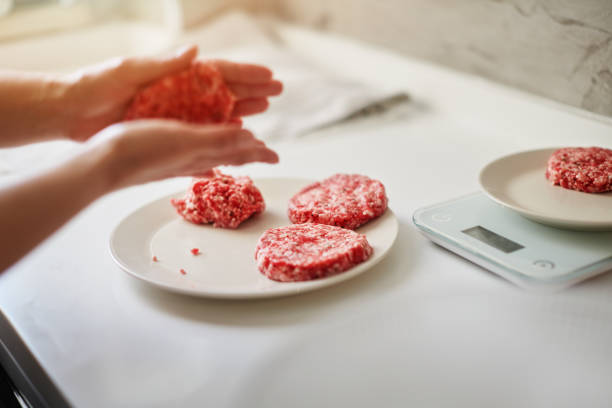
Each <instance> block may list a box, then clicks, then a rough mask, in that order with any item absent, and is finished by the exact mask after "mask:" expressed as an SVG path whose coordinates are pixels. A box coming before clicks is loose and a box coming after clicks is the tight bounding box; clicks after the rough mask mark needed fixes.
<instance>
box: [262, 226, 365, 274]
mask: <svg viewBox="0 0 612 408" xmlns="http://www.w3.org/2000/svg"><path fill="white" fill-rule="evenodd" d="M372 253H373V249H372V247H371V246H370V244H369V243H368V240H367V239H366V236H365V235H363V234H358V233H356V232H354V231H351V230H348V229H345V228H340V227H335V226H331V225H324V224H312V223H308V224H293V225H289V226H286V227H280V228H272V229H269V230H267V231H266V232H264V233H263V235H262V236H261V237H260V238H259V242H258V243H257V249H256V250H255V259H256V260H257V267H258V268H259V271H260V272H261V273H262V274H264V275H266V276H267V277H268V278H270V279H272V280H275V281H280V282H295V281H306V280H312V279H319V278H324V277H327V276H331V275H335V274H338V273H341V272H344V271H346V270H348V269H350V268H352V267H353V266H355V265H357V264H359V263H361V262H364V261H365V260H367V259H368V258H369V257H370V256H371V255H372Z"/></svg>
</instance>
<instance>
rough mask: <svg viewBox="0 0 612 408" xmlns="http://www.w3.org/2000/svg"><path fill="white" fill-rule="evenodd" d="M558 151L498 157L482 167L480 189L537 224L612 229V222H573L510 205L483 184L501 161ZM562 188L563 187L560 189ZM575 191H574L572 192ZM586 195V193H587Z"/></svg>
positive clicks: (550, 148) (530, 151)
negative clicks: (489, 171) (485, 177)
mask: <svg viewBox="0 0 612 408" xmlns="http://www.w3.org/2000/svg"><path fill="white" fill-rule="evenodd" d="M558 149H561V147H546V148H539V149H531V150H523V151H519V152H515V153H511V154H507V155H504V156H501V157H498V158H496V159H494V160H491V161H490V162H488V163H487V164H486V165H484V166H483V167H482V169H481V170H480V172H479V174H478V183H479V185H480V188H481V189H482V191H483V192H484V193H485V194H486V195H487V197H489V198H490V199H491V200H493V201H495V202H496V203H498V204H501V205H503V206H504V207H506V208H509V209H511V210H513V211H516V212H517V213H519V214H521V215H523V216H524V217H526V218H529V219H530V220H532V221H535V222H539V223H541V224H546V225H549V226H555V227H560V226H561V227H565V228H569V229H580V228H582V229H589V230H594V229H598V230H606V229H612V221H610V222H603V223H602V222H597V221H588V220H571V219H567V218H557V217H551V216H548V215H545V214H542V213H538V212H535V211H532V210H530V209H526V208H523V207H519V206H516V205H513V204H511V203H508V202H506V201H504V200H502V199H500V198H499V197H497V196H496V194H495V193H494V192H492V191H491V190H490V189H489V188H488V187H487V186H486V184H485V183H484V182H483V178H484V176H485V173H486V172H487V171H488V170H490V168H491V167H492V166H493V165H495V164H498V163H499V162H500V161H502V160H508V159H511V158H512V157H513V156H520V155H524V154H530V153H531V154H538V153H539V154H542V155H544V153H546V152H548V155H549V157H550V155H551V154H552V153H553V152H555V151H557V150H558ZM543 168H544V169H546V164H543ZM559 188H562V187H559ZM571 191H573V190H571ZM585 194H586V193H585Z"/></svg>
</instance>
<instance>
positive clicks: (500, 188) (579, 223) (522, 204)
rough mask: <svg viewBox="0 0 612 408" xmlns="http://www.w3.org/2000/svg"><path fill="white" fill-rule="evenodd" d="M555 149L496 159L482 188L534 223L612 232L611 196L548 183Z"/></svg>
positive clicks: (486, 169) (486, 170) (487, 169)
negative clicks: (549, 161) (549, 166)
mask: <svg viewBox="0 0 612 408" xmlns="http://www.w3.org/2000/svg"><path fill="white" fill-rule="evenodd" d="M555 150H557V149H556V148H555V149H541V150H531V151H527V152H521V153H515V154H511V155H509V156H505V157H502V158H500V159H497V160H495V161H493V162H491V163H489V164H488V165H486V166H485V167H484V168H483V169H482V171H481V172H480V185H481V186H482V188H483V190H484V191H485V193H486V194H487V195H488V196H489V197H490V198H492V199H493V200H494V201H497V202H498V203H500V204H502V205H504V206H506V207H508V208H510V209H512V210H514V211H517V212H518V213H520V214H521V215H523V216H524V217H527V218H529V219H531V220H533V221H536V222H539V223H542V224H547V225H550V226H554V227H559V228H568V229H577V230H612V193H602V194H589V193H582V192H579V191H573V190H568V189H565V188H562V187H559V186H553V185H552V184H550V183H549V182H548V180H547V179H546V176H545V173H546V164H547V162H548V158H549V157H550V155H551V154H552V153H553V152H554V151H555Z"/></svg>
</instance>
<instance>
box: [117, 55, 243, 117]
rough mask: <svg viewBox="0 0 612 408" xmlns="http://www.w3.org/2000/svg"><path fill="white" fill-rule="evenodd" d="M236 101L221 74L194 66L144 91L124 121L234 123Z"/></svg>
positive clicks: (204, 65) (205, 65)
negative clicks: (173, 120) (170, 120)
mask: <svg viewBox="0 0 612 408" xmlns="http://www.w3.org/2000/svg"><path fill="white" fill-rule="evenodd" d="M234 103H235V98H234V95H233V94H232V93H231V92H230V90H229V88H228V87H227V86H226V84H225V81H224V80H223V76H222V75H221V73H220V72H219V70H218V69H217V68H216V67H215V66H214V65H212V64H210V63H203V62H194V63H192V64H191V66H190V67H189V68H187V69H185V70H183V71H180V72H178V73H176V74H173V75H169V76H166V77H164V78H161V79H159V80H157V81H155V82H153V83H152V84H151V85H149V86H147V87H146V88H144V89H142V90H141V91H140V92H138V94H136V96H135V97H134V99H133V100H132V103H131V104H130V106H129V107H128V108H127V110H126V113H125V115H124V120H132V119H142V118H162V119H164V118H165V119H178V120H183V121H186V122H194V123H202V124H204V123H225V122H228V121H229V120H230V119H231V116H232V111H233V109H234Z"/></svg>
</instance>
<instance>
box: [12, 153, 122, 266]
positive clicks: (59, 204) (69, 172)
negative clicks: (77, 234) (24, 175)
mask: <svg viewBox="0 0 612 408" xmlns="http://www.w3.org/2000/svg"><path fill="white" fill-rule="evenodd" d="M108 166H109V164H108V155H107V154H106V153H105V152H104V151H103V150H102V149H98V150H96V151H91V152H88V154H87V155H85V154H82V155H79V156H76V157H75V158H73V159H71V160H69V161H67V162H65V163H64V164H62V165H60V166H58V167H56V168H55V169H53V170H51V171H48V172H46V173H45V174H41V175H38V176H34V177H31V178H30V179H29V180H26V181H21V182H20V183H19V184H16V185H13V186H9V187H6V188H4V189H0V226H1V231H2V233H1V234H0V272H2V271H4V270H5V269H6V268H8V267H9V266H11V265H12V264H13V263H15V262H16V261H17V260H19V259H20V258H22V257H23V256H24V255H26V254H27V253H28V252H30V250H32V249H33V248H34V247H35V246H37V245H38V244H39V243H40V242H42V241H43V240H44V239H45V238H47V237H48V236H49V235H51V234H52V233H53V232H54V231H56V230H57V229H58V228H60V227H61V226H62V225H63V224H65V223H66V222H67V221H68V220H69V219H70V218H71V217H72V216H74V215H75V214H76V213H78V212H79V211H80V210H82V209H83V208H85V207H86V206H87V205H89V204H90V203H91V202H93V201H94V200H96V199H97V198H98V197H100V196H102V195H103V194H105V193H106V192H108V191H110V190H111V185H110V182H109V179H108V171H107V168H108Z"/></svg>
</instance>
